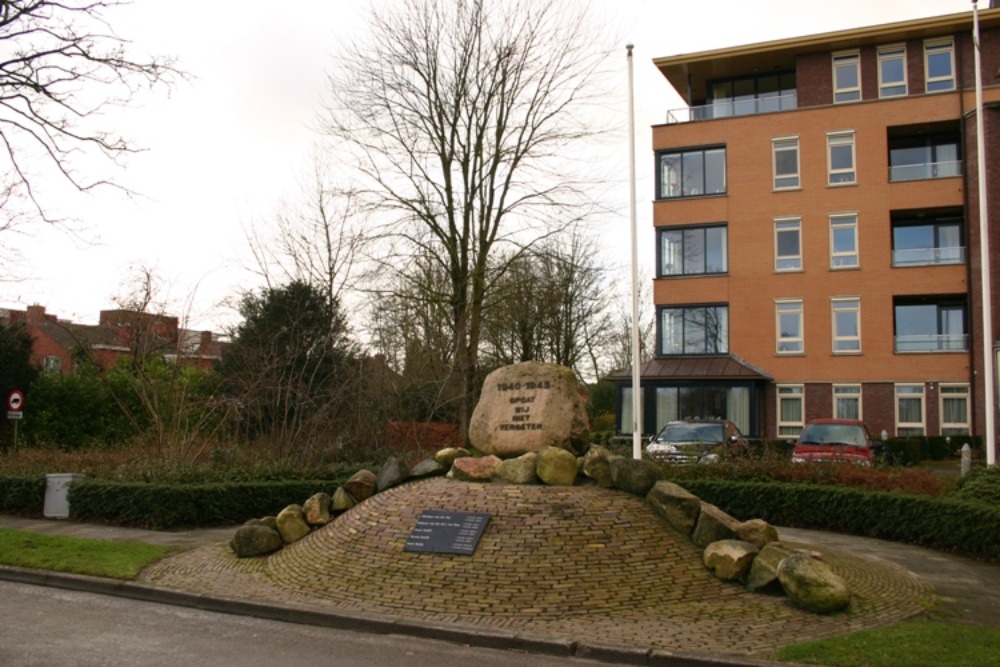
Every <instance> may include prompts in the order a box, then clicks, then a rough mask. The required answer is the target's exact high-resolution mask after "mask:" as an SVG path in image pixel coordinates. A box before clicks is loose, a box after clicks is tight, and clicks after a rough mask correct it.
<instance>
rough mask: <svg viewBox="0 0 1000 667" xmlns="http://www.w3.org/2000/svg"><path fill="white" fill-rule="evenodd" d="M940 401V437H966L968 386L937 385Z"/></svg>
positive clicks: (967, 427) (967, 432) (967, 426)
mask: <svg viewBox="0 0 1000 667" xmlns="http://www.w3.org/2000/svg"><path fill="white" fill-rule="evenodd" d="M938 393H939V395H940V399H941V407H940V411H941V435H968V434H969V433H970V430H969V385H967V384H941V385H938Z"/></svg>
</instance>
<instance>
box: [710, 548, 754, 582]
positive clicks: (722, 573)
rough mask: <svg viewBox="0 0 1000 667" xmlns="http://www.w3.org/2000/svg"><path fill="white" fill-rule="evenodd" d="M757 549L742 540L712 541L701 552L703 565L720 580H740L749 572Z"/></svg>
mask: <svg viewBox="0 0 1000 667" xmlns="http://www.w3.org/2000/svg"><path fill="white" fill-rule="evenodd" d="M757 553H758V549H757V547H755V546H754V545H752V544H750V543H749V542H744V541H742V540H719V541H718V542H712V543H711V544H709V545H708V546H707V547H705V551H704V552H703V553H702V561H703V562H704V563H705V567H707V568H708V569H709V570H711V571H712V574H714V575H715V576H716V577H717V578H719V579H721V580H722V581H742V580H743V579H745V578H746V576H747V573H748V572H750V566H751V565H752V564H753V560H754V557H755V556H756V555H757Z"/></svg>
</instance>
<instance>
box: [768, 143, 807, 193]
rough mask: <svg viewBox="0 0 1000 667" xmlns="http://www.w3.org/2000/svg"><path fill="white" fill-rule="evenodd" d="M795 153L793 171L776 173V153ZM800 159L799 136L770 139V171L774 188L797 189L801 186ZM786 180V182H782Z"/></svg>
mask: <svg viewBox="0 0 1000 667" xmlns="http://www.w3.org/2000/svg"><path fill="white" fill-rule="evenodd" d="M792 152H794V153H795V171H794V172H792V173H789V174H779V173H778V154H779V153H792ZM801 168H802V166H801V160H800V159H799V138H798V137H797V136H793V137H775V138H774V139H771V173H772V176H773V177H774V180H773V183H774V189H775V190H798V189H800V188H801V187H802V177H801V174H800V171H801ZM784 181H787V182H784Z"/></svg>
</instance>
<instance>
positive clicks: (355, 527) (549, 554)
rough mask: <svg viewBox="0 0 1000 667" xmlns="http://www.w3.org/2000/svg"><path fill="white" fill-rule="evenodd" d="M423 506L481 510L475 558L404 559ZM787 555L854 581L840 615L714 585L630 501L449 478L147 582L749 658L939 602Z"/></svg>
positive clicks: (683, 546) (696, 559) (176, 565)
mask: <svg viewBox="0 0 1000 667" xmlns="http://www.w3.org/2000/svg"><path fill="white" fill-rule="evenodd" d="M424 509H443V510H451V511H464V512H486V513H489V514H490V521H489V524H488V526H487V527H486V530H485V532H484V533H483V536H482V538H481V540H480V542H479V545H478V547H477V549H476V551H475V552H474V553H473V554H472V555H471V556H467V555H452V554H437V553H415V552H405V551H403V546H404V544H405V543H406V540H407V537H408V536H409V534H410V531H411V530H412V528H413V526H414V525H415V523H416V520H417V517H418V515H419V514H420V512H421V511H422V510H424ZM790 544H792V545H793V546H802V547H806V548H809V549H813V550H817V551H820V552H821V553H823V558H824V560H825V561H826V562H827V563H828V564H829V565H830V566H831V567H832V568H833V569H834V570H835V571H836V572H837V573H838V574H840V575H841V576H843V577H845V578H846V579H847V581H848V582H849V584H850V586H851V590H852V593H853V598H852V602H851V606H850V607H849V609H848V610H847V611H846V612H844V613H840V614H834V615H831V616H820V615H816V614H812V613H809V612H806V611H802V610H800V609H798V608H796V607H795V606H794V605H792V604H791V603H790V602H789V601H788V600H787V599H786V598H784V597H780V596H768V595H760V594H754V593H750V592H748V591H746V590H744V589H743V588H742V587H740V586H738V585H735V584H727V583H723V582H720V581H718V580H717V579H715V577H713V576H712V575H711V574H710V573H709V572H708V570H707V569H706V568H705V567H704V566H703V565H702V563H701V555H700V554H701V550H700V549H699V548H697V547H696V546H694V545H693V544H692V543H691V542H690V541H689V540H688V539H687V538H686V537H684V536H681V535H679V534H677V533H676V532H674V531H672V530H671V529H670V528H669V527H668V526H667V524H666V523H665V522H664V521H663V520H662V519H660V518H659V517H658V516H657V515H656V514H655V513H654V512H653V511H652V510H651V509H650V507H649V506H648V505H647V504H646V503H645V501H644V500H643V499H641V498H638V497H635V496H631V495H629V494H626V493H623V492H621V491H615V490H608V489H599V488H596V487H541V486H515V485H501V484H470V483H464V482H455V481H452V480H447V479H444V478H436V479H432V480H427V481H423V482H417V483H413V484H408V485H405V486H402V487H398V488H395V489H391V490H389V491H386V492H383V493H381V494H378V495H376V496H375V497H373V498H371V499H369V500H368V501H367V502H365V503H363V504H361V505H359V506H357V507H355V508H354V509H353V510H351V511H349V512H347V513H345V514H344V515H342V516H341V517H339V518H338V519H336V520H335V521H334V522H333V523H331V524H330V525H328V526H326V527H324V528H322V529H320V530H317V531H315V532H313V533H312V534H310V535H308V536H307V537H305V538H304V539H302V540H300V541H299V542H296V543H295V544H293V545H290V546H289V547H286V548H285V549H283V550H282V551H280V552H278V553H276V554H273V555H271V556H268V557H263V558H251V559H238V558H236V557H235V555H233V553H232V552H231V550H230V549H229V547H228V546H227V545H226V544H224V543H220V544H212V545H209V546H205V547H201V548H198V549H194V550H192V551H188V552H185V553H183V554H179V555H177V556H173V557H170V558H168V559H166V560H164V561H161V562H160V563H157V564H155V565H153V566H151V567H149V568H147V569H146V570H145V571H144V572H143V574H142V576H141V580H142V581H143V582H144V583H148V584H153V585H158V586H165V587H169V588H173V589H179V590H193V591H197V592H201V593H205V594H211V595H220V596H225V597H232V598H242V599H249V600H256V601H264V602H272V603H284V604H293V605H297V606H306V607H311V608H321V609H322V608H325V609H336V610H338V611H339V612H342V613H350V612H358V613H364V614H377V615H382V616H386V617H390V618H405V619H408V620H413V621H425V622H429V623H434V624H442V623H444V624H456V625H459V626H463V627H470V626H471V627H479V628H490V629H504V630H508V631H510V630H514V631H518V632H523V633H524V634H526V635H531V636H535V637H546V638H553V639H576V640H583V639H586V640H587V641H588V642H591V643H601V644H611V645H627V646H633V647H645V648H656V649H666V650H674V651H686V652H697V651H705V652H711V653H714V654H732V655H751V656H753V655H765V654H767V653H768V652H770V651H772V650H773V649H775V648H777V647H780V646H783V645H786V644H790V643H794V642H799V641H803V640H805V639H811V638H819V637H828V636H834V635H838V634H845V633H850V632H854V631H857V630H860V629H863V628H869V627H873V626H877V625H883V624H890V623H895V622H898V621H900V620H903V619H905V618H908V617H911V616H914V615H916V614H919V613H921V612H923V611H925V610H926V609H927V608H928V607H929V606H932V605H933V602H934V598H935V594H934V590H933V587H932V586H931V585H930V584H928V583H927V582H925V581H924V580H922V579H920V578H918V577H916V576H914V575H912V574H911V573H910V572H908V571H907V570H905V569H903V568H901V567H899V566H896V565H894V564H892V563H889V562H880V561H877V560H871V559H866V558H860V557H854V556H851V555H849V554H846V553H843V552H837V551H833V550H823V549H821V548H819V547H817V546H816V545H812V544H804V543H803V544H795V543H791V542H790Z"/></svg>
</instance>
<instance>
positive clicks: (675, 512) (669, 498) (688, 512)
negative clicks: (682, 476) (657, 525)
mask: <svg viewBox="0 0 1000 667" xmlns="http://www.w3.org/2000/svg"><path fill="white" fill-rule="evenodd" d="M646 502H647V503H649V505H650V507H652V508H653V511H655V512H656V513H657V514H659V515H660V517H661V518H663V519H664V520H665V521H666V522H667V523H669V524H670V526H671V527H672V528H673V529H674V530H676V531H678V532H680V533H682V534H683V535H685V536H688V535H690V534H691V532H692V531H693V530H694V527H695V524H696V523H697V522H698V515H699V514H700V513H701V499H700V498H698V496H696V495H694V494H693V493H691V492H690V491H688V490H687V489H685V488H684V487H683V486H680V485H678V484H674V483H673V482H668V481H667V480H660V481H658V482H657V483H656V484H654V485H653V488H651V489H650V490H649V493H647V494H646Z"/></svg>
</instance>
